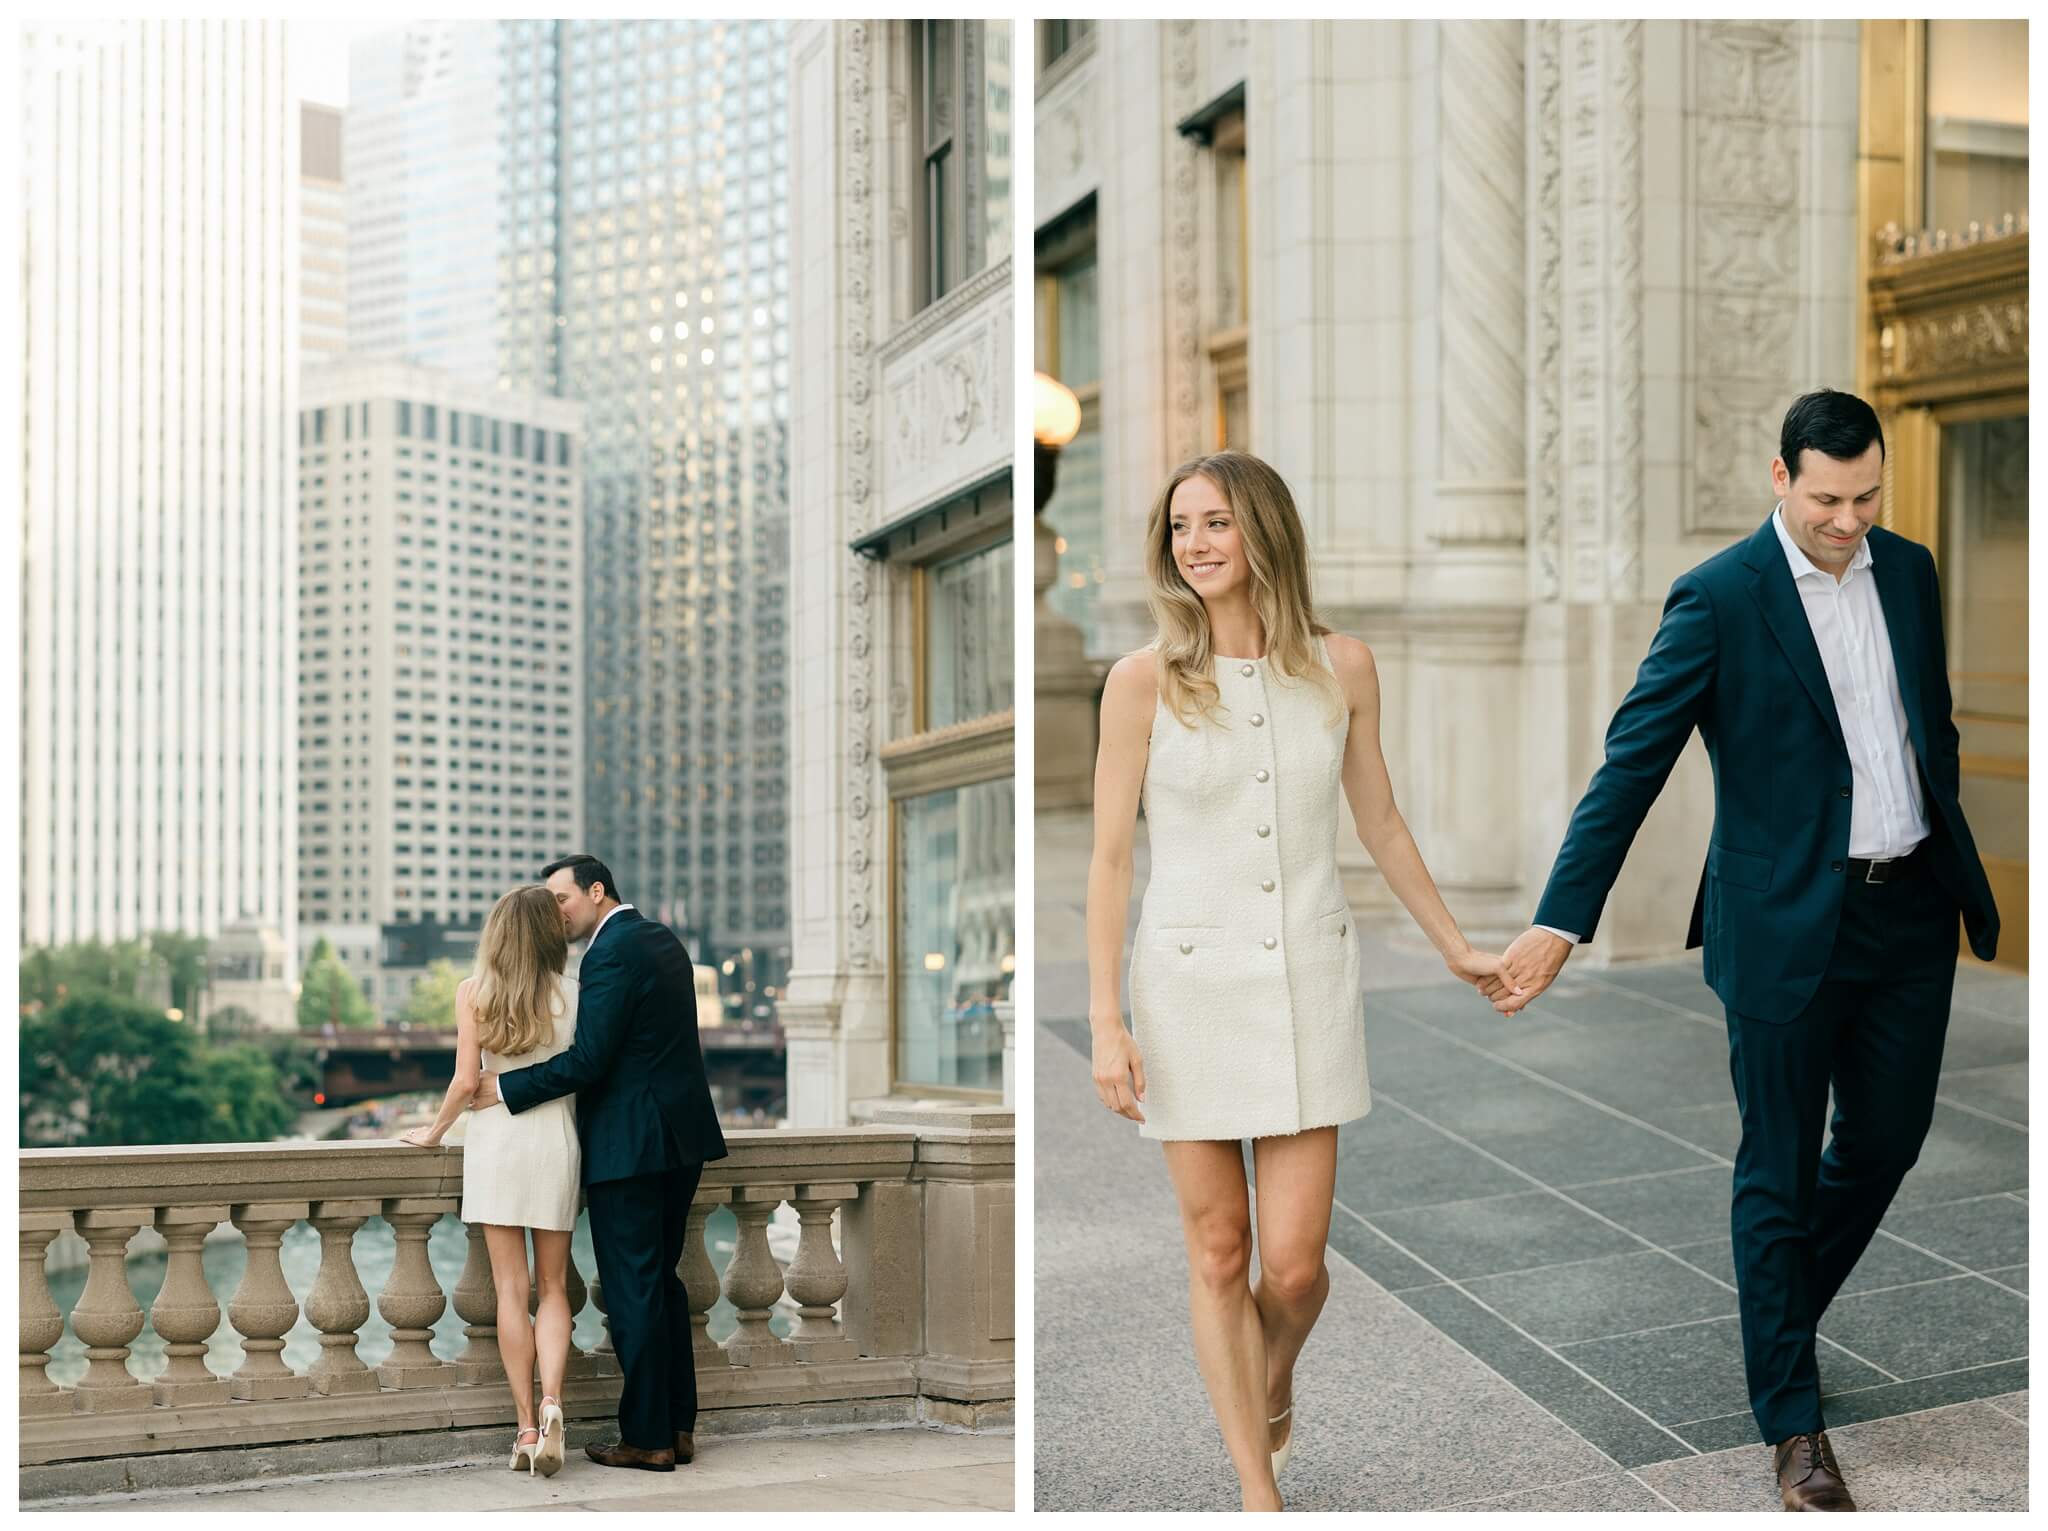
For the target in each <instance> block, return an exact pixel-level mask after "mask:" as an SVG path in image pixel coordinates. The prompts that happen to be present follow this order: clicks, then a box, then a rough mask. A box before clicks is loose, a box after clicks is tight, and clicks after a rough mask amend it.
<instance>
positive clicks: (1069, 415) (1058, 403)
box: [1031, 372, 1081, 515]
mask: <svg viewBox="0 0 2048 1531" xmlns="http://www.w3.org/2000/svg"><path fill="white" fill-rule="evenodd" d="M1031 389H1032V399H1031V439H1032V444H1033V451H1032V467H1033V473H1032V496H1031V509H1032V513H1033V514H1034V515H1035V514H1037V513H1038V512H1039V511H1042V510H1044V509H1045V504H1046V501H1048V500H1050V499H1051V498H1052V489H1053V480H1054V478H1055V476H1056V475H1057V473H1058V469H1059V460H1060V451H1061V449H1062V448H1064V447H1065V446H1066V444H1067V443H1068V442H1070V441H1072V440H1073V439H1074V438H1075V437H1076V436H1078V435H1080V434H1081V401H1080V400H1079V399H1077V398H1075V397H1074V390H1073V389H1071V388H1069V387H1068V386H1067V385H1066V384H1065V383H1062V382H1061V381H1060V380H1059V379H1058V378H1056V377H1048V376H1046V375H1045V374H1044V373H1043V372H1034V373H1032V374H1031Z"/></svg>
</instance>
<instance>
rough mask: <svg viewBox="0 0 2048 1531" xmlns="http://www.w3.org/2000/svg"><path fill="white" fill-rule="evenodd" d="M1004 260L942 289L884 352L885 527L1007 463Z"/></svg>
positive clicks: (1007, 350) (1008, 342) (1007, 333)
mask: <svg viewBox="0 0 2048 1531" xmlns="http://www.w3.org/2000/svg"><path fill="white" fill-rule="evenodd" d="M1009 272H1010V264H1009V262H1007V261H1005V262H1003V263H1001V264H1000V265H998V266H993V267H991V268H989V270H988V271H987V272H985V273H983V275H982V276H980V277H977V278H975V279H974V280H973V281H972V282H970V283H968V284H967V286H965V287H963V288H960V289H958V290H957V291H956V292H953V293H949V294H947V296H946V297H945V299H944V300H943V301H942V302H941V303H940V304H939V305H937V306H936V308H935V310H933V311H932V312H931V315H930V318H929V319H928V320H920V322H919V323H918V324H917V325H914V326H912V328H911V330H910V331H909V332H907V333H905V334H903V335H899V336H897V337H894V338H892V339H891V341H890V343H889V345H888V346H887V347H886V348H885V350H884V353H883V356H882V378H881V381H882V395H883V400H884V403H885V409H886V425H885V428H884V432H883V437H884V443H885V444H884V454H885V455H884V458H883V464H882V512H881V514H882V519H883V520H884V521H892V520H894V519H895V518H896V517H898V516H900V515H903V514H905V513H906V512H908V511H912V510H916V509H918V508H919V507H920V506H924V505H929V504H931V503H932V502H933V501H934V500H935V499H937V498H939V497H941V496H942V495H944V494H945V493H946V492H947V491H949V490H951V489H955V488H960V487H964V486H966V485H968V484H972V483H975V482H978V481H979V480H981V479H983V478H986V477H987V476H988V474H989V473H990V472H991V471H992V470H994V469H996V468H1000V467H1001V466H1002V465H1003V464H1004V463H1005V462H1007V461H1008V459H1009V456H1010V451H1011V446H1012V441H1011V425H1012V422H1011V409H1010V391H1011V387H1012V384H1011V378H1010V355H1011V345H1012V338H1011V335H1010V313H1011V307H1010V301H1009V292H1008V287H1007V281H1008V276H1009Z"/></svg>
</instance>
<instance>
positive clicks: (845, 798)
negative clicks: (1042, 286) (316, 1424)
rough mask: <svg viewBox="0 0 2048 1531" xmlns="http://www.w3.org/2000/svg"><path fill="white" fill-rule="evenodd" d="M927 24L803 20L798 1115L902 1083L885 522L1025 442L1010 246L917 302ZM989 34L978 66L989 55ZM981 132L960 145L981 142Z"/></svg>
mask: <svg viewBox="0 0 2048 1531" xmlns="http://www.w3.org/2000/svg"><path fill="white" fill-rule="evenodd" d="M913 25H916V24H914V23H906V22H896V21H873V20H869V21H838V22H806V23H801V24H798V25H796V26H795V27H793V29H792V33H791V46H790V56H791V67H792V70H793V76H794V77H793V79H792V82H791V90H790V102H791V113H790V116H791V135H792V142H791V145H790V155H789V159H790V165H791V196H792V206H791V209H790V228H791V267H792V276H791V291H792V298H793V313H792V323H791V335H792V342H793V343H792V352H793V355H792V362H791V383H792V422H791V433H790V434H791V457H792V461H791V483H792V494H791V536H792V540H793V543H794V548H793V553H792V558H791V571H792V576H791V583H792V590H791V596H792V600H791V606H792V613H791V616H792V638H793V641H792V644H791V649H792V654H793V665H792V681H793V685H792V719H791V722H792V744H793V750H792V754H793V756H794V760H793V774H794V796H795V812H794V815H793V818H794V833H793V835H792V837H791V845H792V851H791V858H792V873H793V876H792V883H793V887H794V891H795V907H794V909H793V915H794V919H793V921H792V926H793V928H792V964H791V974H790V984H789V989H788V993H787V995H786V997H785V998H784V1000H783V1002H782V1005H781V1015H782V1020H783V1029H784V1034H785V1036H786V1037H787V1039H788V1048H789V1118H790V1121H791V1123H792V1124H793V1125H799V1126H812V1127H823V1126H843V1125H845V1124H846V1123H847V1122H848V1121H849V1120H851V1119H852V1117H853V1116H854V1114H856V1111H857V1109H858V1106H859V1103H860V1102H862V1101H873V1100H877V1099H880V1098H882V1097H885V1096H887V1095H888V1094H889V1093H890V1091H891V1083H892V1066H891V1053H890V1048H891V1037H892V1032H891V1005H892V1001H893V996H894V990H895V975H894V974H892V972H891V962H892V957H891V935H890V928H889V919H890V912H889V911H890V898H891V874H890V855H891V838H890V837H891V781H890V778H889V775H888V769H887V761H888V759H889V758H890V757H889V756H888V751H887V748H886V746H887V745H888V743H889V741H890V740H891V739H892V738H893V737H895V736H897V735H899V734H901V733H903V732H904V731H905V729H906V727H907V720H908V719H909V718H910V717H911V715H912V712H913V706H912V699H913V697H914V696H915V694H916V691H917V686H918V684H919V682H918V679H917V676H916V674H915V673H914V670H915V662H916V658H917V656H916V654H915V653H914V651H913V648H912V645H911V644H909V643H908V642H906V641H905V640H904V639H903V637H902V636H901V635H902V633H903V632H904V631H906V630H907V629H908V627H909V626H910V623H909V620H908V617H907V613H908V610H909V606H910V603H911V600H912V593H911V583H912V570H911V569H910V568H908V567H906V566H904V565H902V564H899V563H896V562H892V561H891V560H890V559H889V558H887V557H886V556H879V555H878V550H877V548H876V547H875V545H874V539H875V538H877V537H881V536H886V535H888V533H889V531H890V529H891V528H892V527H894V526H896V525H898V524H900V523H902V522H904V521H905V520H907V519H915V518H916V516H917V515H918V514H919V513H921V512H922V511H924V510H926V509H928V508H929V507H931V506H932V505H933V504H934V503H941V504H943V503H945V502H947V501H948V499H949V497H952V496H956V495H958V494H959V493H960V492H961V491H963V490H972V489H973V488H974V487H975V486H977V485H982V484H986V483H987V482H988V481H989V480H990V479H991V478H992V477H993V476H996V475H999V474H1001V473H1002V472H1003V471H1004V470H1005V469H1006V468H1007V467H1008V464H1009V459H1010V455H1011V450H1012V446H1013V431H1012V415H1013V402H1012V401H1013V391H1014V385H1013V381H1012V378H1011V365H1012V363H1011V358H1012V349H1011V347H1012V341H1011V332H1012V328H1013V318H1012V315H1013V307H1012V304H1011V300H1010V270H1011V266H1010V263H1009V261H1008V260H1007V259H999V260H997V261H995V262H994V263H993V264H990V265H989V266H987V267H986V269H984V270H982V271H980V272H979V273H978V274H975V275H973V276H971V277H969V278H968V279H967V280H966V281H964V282H962V283H961V284H960V285H958V286H957V287H955V288H954V289H953V290H951V291H950V292H948V293H946V294H945V295H944V296H943V297H941V298H939V299H938V300H936V301H935V302H933V303H930V304H928V305H926V306H924V307H922V308H921V309H920V308H919V307H918V304H917V273H916V270H915V267H914V263H913V261H912V259H911V253H910V252H911V251H912V250H913V249H914V248H915V244H916V222H917V218H918V216H919V209H918V200H917V199H918V197H919V194H920V193H919V170H920V169H921V166H920V165H919V164H918V163H917V160H916V158H915V150H914V147H913V145H912V142H911V125H912V117H913V114H914V91H913V85H914V81H915V76H914V73H913V67H912V62H913V61H912V50H911V43H910V38H909V33H908V29H909V28H910V27H912V26H913ZM967 29H968V30H970V31H974V30H977V29H975V28H973V27H971V26H970V27H968V28H967ZM984 41H985V38H983V37H981V36H980V35H979V33H978V32H977V36H976V37H975V38H974V39H973V40H972V46H973V47H974V48H975V50H976V52H975V57H976V58H977V59H978V60H980V62H979V63H977V64H976V66H975V68H976V70H977V71H979V70H981V69H983V68H988V67H993V64H992V61H990V60H989V59H987V58H985V57H984V56H983V55H982V53H981V52H980V49H981V45H982V43H983V42H984ZM971 77H972V78H975V79H980V78H982V77H983V76H982V75H981V74H980V73H978V72H977V73H974V74H973V75H972V76H971ZM965 115H967V116H972V115H973V114H972V113H971V112H970V113H966V114H965ZM980 132H981V126H980V124H978V123H976V124H974V125H973V131H972V132H963V139H962V144H963V145H964V146H965V147H962V148H961V150H960V152H962V153H967V152H969V151H970V150H971V151H972V154H973V157H975V158H976V159H977V160H980V159H982V158H984V157H985V155H986V151H987V148H988V146H987V145H986V144H985V143H984V141H983V140H982V139H981V137H980V136H979V135H980ZM964 184H965V185H966V188H967V196H968V203H967V206H965V207H963V208H960V209H958V210H957V211H956V212H955V213H954V214H953V216H957V217H963V218H967V219H969V220H978V219H980V218H981V217H982V214H983V202H984V199H985V198H986V197H988V196H989V195H992V194H993V193H992V191H991V188H990V185H989V177H988V176H987V174H986V173H985V170H984V169H983V168H981V167H977V169H976V171H975V172H974V173H973V174H971V175H969V176H967V177H966V178H965V182H964ZM962 248H965V249H969V250H970V251H972V250H974V249H977V248H981V249H986V244H983V245H977V244H976V243H975V241H973V240H967V239H963V241H962ZM991 253H996V254H1001V253H1003V252H991ZM1002 616H1003V620H1006V621H1007V620H1008V614H1007V613H1004V614H1002ZM1006 737H1007V736H1006ZM975 747H976V748H978V749H984V750H985V749H986V748H987V747H988V741H987V740H985V739H977V740H976V741H975ZM898 753H899V754H900V753H901V752H900V751H899V752H898ZM938 753H940V754H943V753H944V751H943V749H941V750H939V751H938ZM977 758H979V757H977ZM920 761H921V763H922V757H920ZM953 763H954V764H955V765H957V764H958V762H957V761H955V762H953ZM945 764H946V762H944V761H940V762H938V765H937V768H938V769H940V770H941V772H943V767H944V765H945ZM970 774H971V773H970ZM897 785H898V786H899V787H900V785H901V784H900V783H898V784H897ZM898 795H901V794H900V793H899V794H898Z"/></svg>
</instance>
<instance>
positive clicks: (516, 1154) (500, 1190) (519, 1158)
mask: <svg viewBox="0 0 2048 1531" xmlns="http://www.w3.org/2000/svg"><path fill="white" fill-rule="evenodd" d="M576 992H577V990H576V980H575V979H573V978H569V977H564V978H563V979H562V990H561V997H560V1000H559V1001H558V1008H557V1010H556V1013H555V1037H554V1040H553V1041H552V1042H550V1043H548V1044H547V1045H546V1046H545V1047H536V1048H535V1049H534V1050H533V1051H532V1052H529V1053H521V1054H520V1055H519V1056H518V1057H515V1058H501V1057H498V1056H496V1055H495V1054H493V1053H492V1052H490V1051H489V1050H488V1049H486V1050H485V1052H484V1055H483V1060H484V1067H485V1068H486V1069H488V1070H490V1072H491V1073H493V1074H496V1075H500V1076H503V1075H505V1074H511V1073H515V1072H517V1071H518V1070H520V1069H523V1068H531V1067H533V1065H535V1064H536V1063H545V1062H547V1060H548V1059H550V1058H552V1057H554V1056H555V1055H556V1054H558V1053H565V1052H567V1051H568V1050H569V1044H570V1043H572V1042H574V1041H575V1040H576ZM582 1178H583V1149H582V1145H581V1144H580V1143H579V1142H578V1141H577V1138H576V1097H575V1096H574V1095H560V1096H557V1097H556V1098H555V1099H553V1100H550V1101H543V1102H542V1103H541V1104H540V1105H538V1106H529V1107H528V1108H527V1109H526V1110H524V1111H522V1112H520V1113H519V1114H518V1115H517V1116H514V1115H513V1114H512V1113H511V1112H510V1111H508V1110H506V1109H505V1103H504V1101H503V1100H499V1101H497V1102H495V1103H493V1104H491V1105H489V1106H485V1107H484V1108H483V1109H482V1110H480V1111H472V1112H470V1113H469V1127H468V1131H467V1132H466V1133H465V1135H464V1137H463V1140H462V1220H463V1221H464V1222H465V1223H501V1224H503V1225H504V1226H506V1227H508V1228H553V1229H557V1230H561V1231H567V1230H569V1229H573V1228H574V1227H575V1226H576V1204H577V1198H578V1196H579V1194H580V1193H581V1190H582Z"/></svg>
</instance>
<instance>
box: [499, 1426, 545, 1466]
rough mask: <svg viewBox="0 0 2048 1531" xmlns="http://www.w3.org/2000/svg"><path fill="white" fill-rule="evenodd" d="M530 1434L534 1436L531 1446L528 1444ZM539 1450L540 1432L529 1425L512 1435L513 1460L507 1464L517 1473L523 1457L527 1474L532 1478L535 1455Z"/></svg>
mask: <svg viewBox="0 0 2048 1531" xmlns="http://www.w3.org/2000/svg"><path fill="white" fill-rule="evenodd" d="M529 1435H530V1436H532V1437H533V1444H532V1445H530V1446H529V1445H527V1444H526V1437H527V1436H529ZM539 1450H540V1432H539V1431H538V1430H536V1429H534V1428H533V1426H531V1425H528V1426H527V1427H526V1428H525V1429H524V1430H522V1431H520V1432H519V1433H518V1434H517V1435H515V1436H513V1437H512V1460H511V1461H510V1462H507V1463H506V1464H505V1465H506V1466H507V1467H509V1468H511V1469H512V1471H514V1472H515V1473H516V1472H518V1471H519V1462H520V1459H521V1458H522V1457H523V1458H525V1460H526V1476H527V1477H529V1478H531V1477H532V1476H533V1465H534V1459H535V1455H536V1453H538V1452H539Z"/></svg>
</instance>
